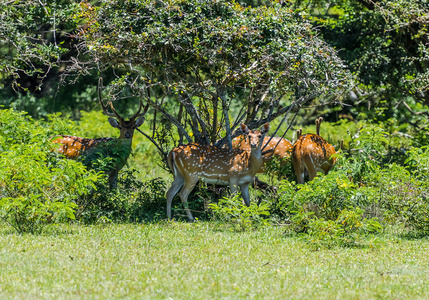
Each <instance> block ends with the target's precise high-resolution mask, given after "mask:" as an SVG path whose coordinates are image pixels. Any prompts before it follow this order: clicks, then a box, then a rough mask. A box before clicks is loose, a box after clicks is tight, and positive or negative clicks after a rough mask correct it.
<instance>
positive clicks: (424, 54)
mask: <svg viewBox="0 0 429 300" xmlns="http://www.w3.org/2000/svg"><path fill="white" fill-rule="evenodd" d="M290 5H293V6H294V7H295V8H296V9H298V8H300V9H303V10H305V11H306V12H307V14H309V16H308V18H309V19H312V20H313V22H314V23H316V24H319V26H320V25H322V29H321V32H322V34H323V37H324V39H325V40H326V41H327V42H328V43H329V44H330V45H332V46H334V47H335V48H336V49H338V51H339V55H340V57H341V58H343V59H344V61H345V62H346V63H347V65H348V66H349V67H350V69H351V71H352V72H353V73H354V74H356V76H357V79H358V80H359V82H360V83H361V84H362V85H361V88H362V89H364V90H366V91H365V93H364V94H366V95H369V96H370V97H371V96H376V97H377V98H378V99H381V100H384V101H385V102H386V104H387V106H388V108H389V110H390V111H389V113H388V114H387V115H389V116H392V115H393V114H395V115H396V116H397V117H398V119H400V120H401V121H402V122H407V121H410V120H414V119H412V118H410V112H411V114H414V115H416V114H420V115H424V116H428V115H429V110H428V106H429V52H428V49H429V31H428V30H429V27H428V25H429V6H428V5H427V4H426V1H421V0H393V1H381V0H358V1H352V0H347V1H324V0H320V1H301V0H297V1H294V3H291V4H290ZM366 102H367V101H365V105H366V106H367V103H366ZM400 104H403V106H402V109H401V108H400V109H398V106H399V107H400ZM373 106H374V105H373ZM377 106H378V105H377ZM414 110H416V111H419V112H414ZM420 121H424V120H420Z"/></svg>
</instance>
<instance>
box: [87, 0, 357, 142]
mask: <svg viewBox="0 0 429 300" xmlns="http://www.w3.org/2000/svg"><path fill="white" fill-rule="evenodd" d="M86 15H87V16H88V18H87V19H86V25H87V27H86V28H85V30H84V31H82V33H81V37H82V39H83V40H84V41H85V43H84V44H82V45H83V46H84V47H86V48H88V49H89V50H90V53H91V55H92V60H93V61H95V62H97V63H98V64H99V66H100V68H101V69H103V68H110V67H111V68H113V69H114V70H116V71H118V73H122V74H125V73H126V75H124V76H118V79H117V80H116V81H115V82H113V84H112V85H111V88H113V90H115V89H118V90H122V89H123V88H124V86H127V87H128V88H130V89H131V90H132V91H133V93H134V94H136V93H137V94H139V95H140V96H141V97H144V98H145V99H146V101H148V102H149V103H150V105H151V106H152V107H153V108H154V109H155V110H156V111H157V113H159V114H161V118H160V117H159V115H156V116H155V118H154V120H155V123H154V126H155V127H156V128H155V129H154V133H155V134H154V135H152V137H149V136H148V137H149V138H152V139H153V140H154V139H156V129H157V128H158V129H159V128H161V127H162V125H163V124H164V125H165V124H166V123H169V124H174V125H175V126H176V127H177V128H178V132H179V136H180V141H179V142H183V141H186V142H199V143H203V144H209V143H214V144H216V145H218V146H221V145H222V144H224V143H228V144H229V146H230V147H231V136H232V135H233V133H234V130H235V129H236V128H237V126H238V125H239V124H240V123H242V122H244V123H246V124H248V125H249V128H256V127H258V126H260V125H261V124H262V123H264V122H269V121H271V120H273V119H275V118H277V117H279V116H283V115H285V114H287V113H288V112H290V111H291V109H294V111H297V110H299V108H300V106H302V105H304V104H305V103H308V101H310V100H312V99H314V98H316V97H318V98H319V99H322V101H323V102H324V103H333V102H335V101H337V100H338V98H337V97H338V95H340V94H342V93H344V90H345V89H347V88H349V87H350V85H351V82H352V80H351V75H350V73H349V72H348V71H347V69H346V68H345V66H344V63H343V62H342V60H341V59H339V57H338V56H337V53H336V51H335V50H334V49H332V48H331V47H329V46H328V45H327V44H326V43H325V42H323V41H322V40H321V39H319V38H318V36H317V32H316V31H315V30H314V29H313V27H312V26H311V24H310V23H309V22H308V21H306V20H304V19H303V18H301V17H300V15H299V14H295V13H293V11H291V10H290V9H284V8H282V7H281V6H280V5H274V7H269V8H267V7H258V8H249V7H248V8H246V7H243V6H241V5H239V4H238V3H236V2H231V1H225V0H220V1H214V0H213V1H198V0H191V1H184V0H171V1H148V0H146V1H125V2H124V1H117V0H109V1H104V2H103V3H102V4H100V6H99V7H88V9H87V11H86ZM116 71H115V72H116ZM147 91H149V93H147ZM111 94H114V93H113V92H111ZM113 100H115V99H113ZM161 119H164V120H168V122H164V123H163V122H160V120H161ZM159 126H161V127H159ZM221 133H222V134H221ZM223 133H225V135H224V136H225V137H224V138H220V137H221V136H223Z"/></svg>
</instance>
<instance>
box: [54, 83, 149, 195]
mask: <svg viewBox="0 0 429 300" xmlns="http://www.w3.org/2000/svg"><path fill="white" fill-rule="evenodd" d="M100 85H101V79H100V84H99V86H98V99H99V101H100V104H101V107H102V108H103V113H104V114H105V115H107V116H109V117H110V118H109V124H110V125H112V126H113V127H115V128H118V129H119V131H120V134H119V138H117V139H115V138H97V139H88V138H82V137H77V136H70V135H61V137H59V138H57V139H55V140H54V141H53V143H59V144H61V146H60V147H59V149H58V152H59V153H62V154H64V156H65V157H66V158H71V159H75V158H77V157H85V159H83V160H82V161H83V162H84V164H87V165H89V166H91V160H93V159H95V158H98V157H99V156H98V157H97V156H96V153H97V151H99V153H103V152H102V151H104V152H105V153H109V154H110V155H107V156H110V157H111V158H112V159H113V161H112V165H109V166H108V167H107V168H105V170H104V171H105V173H106V175H107V176H108V178H109V187H110V189H114V188H116V183H117V179H118V173H119V171H120V170H121V169H122V168H123V166H124V165H125V164H126V162H127V159H128V157H129V155H130V153H131V144H132V139H133V134H134V130H135V129H136V128H137V127H139V126H141V125H142V124H143V122H144V115H145V114H146V112H147V110H148V108H149V105H146V107H145V108H144V110H143V112H141V111H142V108H143V102H142V101H140V106H139V109H138V111H137V112H136V113H135V114H134V115H133V116H132V117H131V118H130V119H129V120H128V121H127V120H125V119H124V118H122V117H121V116H120V115H119V114H118V113H117V112H116V110H115V109H114V108H113V104H112V102H111V101H109V102H108V103H107V104H106V105H104V103H103V100H102V99H101V88H100ZM109 104H110V108H111V110H112V112H113V113H112V112H108V111H107V107H108V105H109ZM109 150H110V151H109ZM85 162H86V163H85Z"/></svg>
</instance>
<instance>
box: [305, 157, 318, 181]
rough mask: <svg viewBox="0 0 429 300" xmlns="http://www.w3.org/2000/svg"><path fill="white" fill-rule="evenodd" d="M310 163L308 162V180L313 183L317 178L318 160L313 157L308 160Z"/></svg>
mask: <svg viewBox="0 0 429 300" xmlns="http://www.w3.org/2000/svg"><path fill="white" fill-rule="evenodd" d="M308 160H309V161H306V164H305V166H306V168H307V170H308V179H309V180H310V181H311V180H313V179H314V177H316V176H317V170H318V167H317V159H316V158H314V157H313V159H311V157H310V158H309V159H308Z"/></svg>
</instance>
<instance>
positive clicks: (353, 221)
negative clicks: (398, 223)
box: [306, 208, 381, 248]
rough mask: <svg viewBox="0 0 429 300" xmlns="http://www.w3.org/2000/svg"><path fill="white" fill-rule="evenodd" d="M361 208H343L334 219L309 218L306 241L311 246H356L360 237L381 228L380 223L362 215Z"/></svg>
mask: <svg viewBox="0 0 429 300" xmlns="http://www.w3.org/2000/svg"><path fill="white" fill-rule="evenodd" d="M363 212H364V210H363V209H360V208H355V209H344V210H342V211H341V213H340V214H339V216H338V218H337V219H336V220H325V219H323V218H314V219H310V221H309V224H308V236H306V241H307V242H309V243H310V244H311V246H313V247H316V248H320V247H328V248H330V247H332V246H356V245H357V243H358V242H360V241H361V239H362V237H364V236H367V235H368V234H372V233H377V232H379V231H380V230H381V225H380V223H379V222H378V221H377V220H376V219H374V218H372V219H366V218H364V217H363Z"/></svg>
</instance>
